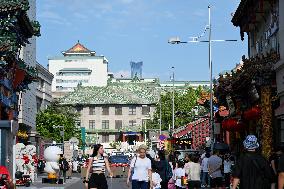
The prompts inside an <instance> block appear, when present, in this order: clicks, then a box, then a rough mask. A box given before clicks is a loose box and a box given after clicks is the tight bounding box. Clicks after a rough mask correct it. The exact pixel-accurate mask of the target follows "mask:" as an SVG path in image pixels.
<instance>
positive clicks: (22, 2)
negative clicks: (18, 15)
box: [0, 0, 29, 12]
mask: <svg viewBox="0 0 284 189" xmlns="http://www.w3.org/2000/svg"><path fill="white" fill-rule="evenodd" d="M28 9H29V1H28V0H0V12H8V11H14V10H23V11H27V10H28Z"/></svg>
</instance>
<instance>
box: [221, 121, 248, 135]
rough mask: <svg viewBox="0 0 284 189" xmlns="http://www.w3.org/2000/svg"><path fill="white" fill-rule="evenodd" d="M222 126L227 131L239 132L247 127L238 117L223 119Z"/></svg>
mask: <svg viewBox="0 0 284 189" xmlns="http://www.w3.org/2000/svg"><path fill="white" fill-rule="evenodd" d="M222 128H223V129H224V130H226V131H233V132H239V131H241V130H243V129H244V128H245V125H244V123H243V122H242V121H241V120H240V119H238V118H228V119H225V120H224V121H222Z"/></svg>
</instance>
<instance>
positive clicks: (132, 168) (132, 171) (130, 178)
mask: <svg viewBox="0 0 284 189" xmlns="http://www.w3.org/2000/svg"><path fill="white" fill-rule="evenodd" d="M135 157H136V159H135V162H134V166H133V167H131V168H130V169H131V172H130V177H129V181H130V182H131V181H132V176H133V174H134V168H135V164H136V161H137V156H135Z"/></svg>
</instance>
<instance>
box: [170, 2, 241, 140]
mask: <svg viewBox="0 0 284 189" xmlns="http://www.w3.org/2000/svg"><path fill="white" fill-rule="evenodd" d="M208 14H209V17H208V25H207V26H206V27H205V30H204V32H203V33H202V34H201V35H199V36H198V37H192V40H191V41H181V40H180V38H179V37H172V38H170V39H169V41H168V43H170V44H180V43H200V42H205V43H208V50H209V51H208V53H209V55H208V56H209V69H210V125H211V129H212V132H211V141H212V144H213V143H214V142H215V138H214V126H213V79H212V52H211V49H212V47H211V45H212V42H227V41H237V40H231V39H229V40H223V39H221V40H212V39H211V10H210V6H208ZM207 30H209V35H208V40H205V41H204V40H198V39H199V38H201V37H203V36H204V34H205V33H206V32H207Z"/></svg>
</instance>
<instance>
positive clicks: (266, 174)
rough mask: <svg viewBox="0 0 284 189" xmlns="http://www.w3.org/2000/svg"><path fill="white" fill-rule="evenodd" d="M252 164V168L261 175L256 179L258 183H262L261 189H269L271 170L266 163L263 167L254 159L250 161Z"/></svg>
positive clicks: (271, 177) (271, 176)
mask: <svg viewBox="0 0 284 189" xmlns="http://www.w3.org/2000/svg"><path fill="white" fill-rule="evenodd" d="M252 164H253V165H254V167H255V168H256V169H257V170H258V171H259V172H260V173H261V176H260V177H259V178H258V179H259V182H260V183H262V188H263V189H266V188H267V189H268V188H270V185H271V183H272V179H273V170H272V168H271V167H270V166H269V164H268V163H267V162H266V163H265V164H264V165H263V164H262V165H260V163H259V162H258V161H257V160H256V159H252Z"/></svg>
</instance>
